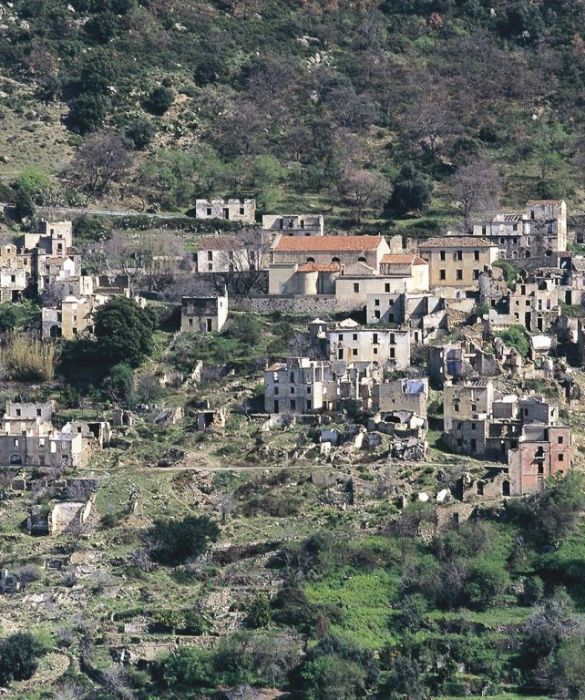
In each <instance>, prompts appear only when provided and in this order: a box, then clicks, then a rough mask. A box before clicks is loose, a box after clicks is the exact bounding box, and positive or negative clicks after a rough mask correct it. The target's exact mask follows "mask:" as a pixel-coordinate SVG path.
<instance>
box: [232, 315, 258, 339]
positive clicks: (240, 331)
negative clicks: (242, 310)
mask: <svg viewBox="0 0 585 700" xmlns="http://www.w3.org/2000/svg"><path fill="white" fill-rule="evenodd" d="M262 333H263V330H262V322H261V321H260V319H259V318H258V317H257V316H254V315H253V314H241V315H239V316H235V317H234V318H233V319H232V320H231V322H230V324H229V326H228V328H227V329H226V330H225V332H224V335H226V336H227V337H228V338H233V339H234V340H238V341H240V342H242V343H247V344H249V345H256V344H257V343H258V342H259V341H260V338H261V337H262Z"/></svg>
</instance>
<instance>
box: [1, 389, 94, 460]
mask: <svg viewBox="0 0 585 700" xmlns="http://www.w3.org/2000/svg"><path fill="white" fill-rule="evenodd" d="M52 413H53V407H52V404H50V403H44V404H29V403H13V402H8V403H7V404H6V410H5V414H4V416H3V418H2V430H1V431H0V465H5V466H8V465H22V466H30V467H43V466H46V467H56V468H64V467H78V466H84V465H85V464H86V463H87V460H88V459H89V456H90V454H91V452H92V450H93V449H96V448H97V447H99V446H100V445H99V442H98V441H97V440H96V438H95V431H94V429H92V428H91V427H90V424H85V423H76V424H73V423H66V424H65V425H64V426H63V427H62V428H61V429H57V428H55V427H54V426H53V424H52V422H51V419H52Z"/></svg>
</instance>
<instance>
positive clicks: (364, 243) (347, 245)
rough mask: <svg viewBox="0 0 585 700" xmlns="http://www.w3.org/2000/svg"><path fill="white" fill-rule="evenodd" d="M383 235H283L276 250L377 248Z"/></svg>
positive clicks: (303, 251) (354, 249) (312, 250)
mask: <svg viewBox="0 0 585 700" xmlns="http://www.w3.org/2000/svg"><path fill="white" fill-rule="evenodd" d="M382 241H384V238H383V237H382V236H281V237H280V238H279V239H278V241H277V243H276V245H275V246H274V250H277V251H279V252H291V253H313V252H326V253H327V252H330V253H335V252H337V251H350V252H351V251H355V252H359V251H362V250H376V248H377V247H378V246H379V245H380V243H382Z"/></svg>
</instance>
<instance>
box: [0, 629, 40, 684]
mask: <svg viewBox="0 0 585 700" xmlns="http://www.w3.org/2000/svg"><path fill="white" fill-rule="evenodd" d="M46 651H47V649H46V647H45V645H44V644H43V643H42V642H41V641H40V640H39V639H37V638H36V637H34V636H33V635H32V634H29V633H28V632H24V633H22V632H19V633H17V634H12V635H10V636H9V637H7V638H6V639H3V640H2V641H1V642H0V684H1V685H3V686H6V685H8V684H9V683H11V682H12V681H22V680H27V679H29V678H30V677H31V676H32V675H33V673H34V672H35V671H36V669H37V666H38V661H39V658H40V657H41V656H43V655H44V654H45V652H46Z"/></svg>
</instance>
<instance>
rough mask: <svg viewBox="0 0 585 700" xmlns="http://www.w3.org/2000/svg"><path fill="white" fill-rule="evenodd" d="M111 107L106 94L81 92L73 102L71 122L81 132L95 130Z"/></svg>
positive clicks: (70, 114) (70, 112) (70, 115)
mask: <svg viewBox="0 0 585 700" xmlns="http://www.w3.org/2000/svg"><path fill="white" fill-rule="evenodd" d="M109 107H110V103H109V100H108V99H107V97H105V96H104V95H100V94H91V93H81V95H79V96H78V97H76V98H75V100H73V102H72V103H71V108H70V110H69V118H68V121H69V124H70V125H71V126H72V127H73V128H74V129H76V130H77V131H79V133H81V134H85V133H87V132H88V131H95V130H96V129H98V128H99V127H100V126H101V125H102V124H103V123H104V120H105V118H106V114H107V112H108V110H109Z"/></svg>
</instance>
